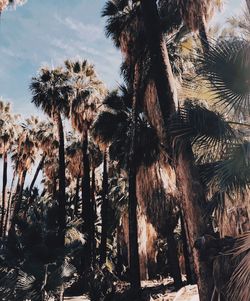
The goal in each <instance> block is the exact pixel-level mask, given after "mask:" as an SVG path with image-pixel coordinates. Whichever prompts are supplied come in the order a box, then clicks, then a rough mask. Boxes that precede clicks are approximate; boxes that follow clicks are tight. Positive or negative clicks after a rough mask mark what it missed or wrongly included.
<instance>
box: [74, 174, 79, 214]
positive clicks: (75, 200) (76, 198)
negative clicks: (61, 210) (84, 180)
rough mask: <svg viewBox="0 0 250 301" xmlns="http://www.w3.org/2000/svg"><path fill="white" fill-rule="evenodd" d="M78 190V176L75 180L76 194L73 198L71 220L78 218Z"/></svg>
mask: <svg viewBox="0 0 250 301" xmlns="http://www.w3.org/2000/svg"><path fill="white" fill-rule="evenodd" d="M79 190H80V176H78V177H77V179H76V193H75V198H74V213H73V215H74V216H73V218H74V217H78V216H77V214H78V208H79Z"/></svg>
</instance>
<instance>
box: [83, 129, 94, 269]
mask: <svg viewBox="0 0 250 301" xmlns="http://www.w3.org/2000/svg"><path fill="white" fill-rule="evenodd" d="M82 153H83V177H82V219H83V233H85V234H87V241H86V247H85V251H86V252H85V254H84V256H83V269H89V268H90V267H91V262H92V258H91V257H92V256H91V255H92V254H91V240H90V239H91V237H90V232H91V220H92V216H91V212H92V208H91V206H92V204H91V187H90V163H89V154H88V130H85V131H84V132H83V143H82Z"/></svg>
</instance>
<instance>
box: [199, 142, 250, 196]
mask: <svg viewBox="0 0 250 301" xmlns="http://www.w3.org/2000/svg"><path fill="white" fill-rule="evenodd" d="M249 167H250V142H247V141H246V142H243V143H241V144H239V143H238V144H233V145H232V146H231V147H230V148H228V150H227V151H226V153H225V154H224V159H223V160H221V161H217V162H213V163H211V164H205V165H203V166H202V168H201V177H202V179H203V181H204V182H205V183H206V184H207V185H211V184H213V185H216V186H217V188H218V189H219V190H220V191H224V192H227V193H230V192H232V191H235V192H242V191H243V192H244V191H246V190H247V189H248V188H249V187H250V168H249Z"/></svg>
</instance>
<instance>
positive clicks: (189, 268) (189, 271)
mask: <svg viewBox="0 0 250 301" xmlns="http://www.w3.org/2000/svg"><path fill="white" fill-rule="evenodd" d="M180 219H181V239H182V244H183V256H184V260H185V271H186V277H187V284H195V273H194V269H193V264H191V263H193V260H190V259H191V257H192V254H191V252H190V250H189V248H188V241H187V235H186V229H185V223H184V219H183V215H182V212H181V214H180Z"/></svg>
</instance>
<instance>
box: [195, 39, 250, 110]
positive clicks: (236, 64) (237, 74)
mask: <svg viewBox="0 0 250 301" xmlns="http://www.w3.org/2000/svg"><path fill="white" fill-rule="evenodd" d="M249 68H250V56H249V43H248V42H247V41H245V40H239V39H233V40H223V41H219V42H217V43H216V44H215V45H211V49H210V51H208V52H206V53H204V54H203V55H202V56H200V58H199V59H198V67H197V73H198V74H199V75H201V76H203V77H204V78H205V79H207V80H208V82H209V85H210V88H211V89H212V91H213V92H214V97H215V99H216V100H217V101H218V103H221V104H222V105H224V106H225V108H227V109H228V110H230V109H232V108H233V109H234V110H235V111H239V110H244V109H246V110H249V108H250V85H249V82H250V74H249Z"/></svg>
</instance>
